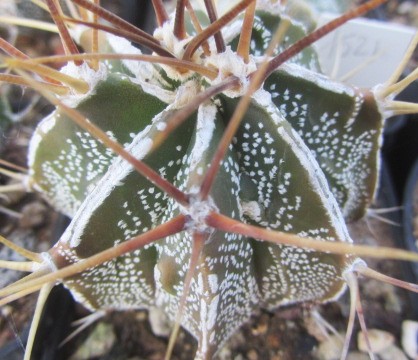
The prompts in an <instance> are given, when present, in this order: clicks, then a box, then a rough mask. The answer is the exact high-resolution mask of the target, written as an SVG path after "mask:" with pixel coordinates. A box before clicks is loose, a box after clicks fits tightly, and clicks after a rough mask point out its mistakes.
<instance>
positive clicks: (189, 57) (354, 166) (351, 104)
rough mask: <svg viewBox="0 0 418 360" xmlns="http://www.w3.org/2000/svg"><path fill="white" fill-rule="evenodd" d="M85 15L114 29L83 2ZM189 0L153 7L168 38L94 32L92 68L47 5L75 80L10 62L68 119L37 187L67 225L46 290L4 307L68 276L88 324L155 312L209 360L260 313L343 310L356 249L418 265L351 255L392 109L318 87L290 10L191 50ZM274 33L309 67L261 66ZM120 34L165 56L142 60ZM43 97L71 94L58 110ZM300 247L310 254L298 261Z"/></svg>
mask: <svg viewBox="0 0 418 360" xmlns="http://www.w3.org/2000/svg"><path fill="white" fill-rule="evenodd" d="M73 2H74V3H75V4H77V5H78V6H80V7H85V8H87V9H89V10H91V11H93V12H95V13H96V14H97V15H99V16H102V17H103V18H105V19H106V20H108V21H111V22H112V20H113V19H114V18H113V17H112V16H110V15H108V14H107V13H104V12H103V11H102V10H101V9H100V8H99V7H97V6H96V5H94V4H93V3H91V2H89V1H87V0H74V1H73ZM153 3H154V5H155V6H156V8H157V9H159V5H161V4H160V2H159V1H154V2H153ZM178 3H179V5H178V10H177V14H176V16H175V17H174V16H173V17H172V18H170V19H169V18H168V17H166V15H165V13H164V11H162V10H157V14H158V15H159V16H158V19H159V22H160V25H161V26H160V27H159V28H158V29H157V30H156V32H155V37H151V36H149V35H144V34H143V33H142V32H140V31H139V30H134V29H133V28H131V27H130V26H128V25H127V24H123V23H121V22H119V23H117V22H116V21H115V22H114V24H115V25H116V26H115V28H114V30H113V32H114V33H115V34H117V35H119V37H116V36H115V35H110V34H108V33H106V32H101V33H100V37H95V35H94V34H96V33H95V30H93V37H94V38H95V39H96V40H93V50H94V48H96V51H97V44H99V45H100V46H99V49H100V52H102V53H104V52H105V53H106V54H103V55H98V56H96V57H95V56H94V55H88V54H87V55H86V56H84V57H82V56H78V55H77V54H76V48H75V46H74V43H72V41H71V40H70V39H69V38H68V36H67V35H68V34H67V33H66V31H65V27H64V28H63V26H64V24H63V22H62V17H61V16H60V15H59V14H60V9H59V7H57V3H56V2H55V1H53V0H50V1H47V4H48V6H49V9H50V11H51V13H52V14H53V15H54V20H55V21H56V23H57V25H58V28H59V29H60V32H61V35H62V36H63V39H64V45H65V47H66V49H67V50H68V51H69V53H72V54H73V56H72V55H70V56H68V57H67V59H68V60H69V63H68V65H67V66H66V67H64V68H63V69H62V70H61V73H60V74H57V73H53V72H48V71H46V67H44V66H43V65H39V63H35V62H34V61H36V60H34V61H33V62H32V61H30V60H27V59H4V61H5V62H6V63H7V64H8V65H9V66H10V67H12V68H15V69H16V71H18V73H19V74H20V75H21V76H22V77H21V80H22V81H25V82H26V83H27V84H28V85H30V86H32V87H34V88H35V89H38V90H39V91H40V92H42V93H43V94H44V95H45V96H47V97H48V98H49V99H50V100H51V101H52V102H53V103H55V104H56V105H57V109H56V110H55V111H54V112H53V113H52V114H51V115H49V116H48V117H47V118H45V119H44V120H43V121H42V122H41V123H40V124H39V126H38V127H37V129H36V131H35V133H34V135H33V138H32V141H31V144H30V149H29V170H30V172H29V179H28V183H29V184H30V186H31V188H32V189H34V190H36V191H39V192H41V193H42V194H43V195H44V196H45V198H46V199H47V200H48V201H49V202H50V203H51V204H52V205H53V206H54V207H55V208H56V209H57V210H59V211H61V212H63V213H65V214H67V215H68V216H70V217H72V222H71V224H70V225H69V227H68V228H67V230H66V231H65V233H64V234H63V235H62V237H61V239H60V240H59V241H58V243H57V244H56V245H55V246H54V247H53V248H52V249H51V250H50V251H48V252H47V253H45V254H42V261H41V263H40V264H39V265H37V266H36V267H37V268H40V269H39V270H37V271H38V272H39V276H36V275H35V276H32V277H31V278H30V279H29V280H27V281H23V282H22V283H21V284H16V285H12V286H10V287H9V288H7V289H5V290H3V291H0V294H1V295H2V296H7V295H9V294H14V293H17V294H19V292H21V291H22V290H23V289H24V288H25V286H28V285H29V284H30V287H33V289H35V288H38V289H39V288H40V287H41V285H42V284H43V283H45V282H46V281H52V280H53V281H56V280H57V279H60V278H64V279H63V283H64V284H65V286H66V287H68V288H69V289H70V291H71V292H72V294H73V295H74V296H75V298H76V299H77V300H78V301H80V302H81V303H83V304H84V305H85V306H86V307H88V308H89V309H91V310H92V311H95V310H97V309H116V310H125V309H140V308H145V309H148V308H151V307H155V306H157V307H159V308H161V309H162V310H164V312H165V313H166V314H167V315H168V316H169V317H170V319H172V320H173V321H174V320H176V319H177V320H179V321H180V323H181V325H182V326H184V327H185V328H186V329H187V330H188V331H189V332H190V333H191V334H192V335H193V336H194V337H196V339H198V343H199V347H198V352H197V355H196V357H197V358H209V357H211V356H212V355H213V354H214V353H216V351H217V350H218V349H219V347H220V346H221V345H222V344H223V343H224V341H225V340H227V339H228V338H229V337H230V336H231V334H232V333H233V332H234V331H235V330H236V329H237V328H238V327H239V326H240V325H241V324H242V323H244V322H246V321H247V320H248V319H249V317H250V316H251V314H252V313H253V312H254V311H255V310H256V309H258V308H260V307H262V308H265V309H270V310H271V309H274V308H276V307H278V306H280V305H283V304H290V303H296V302H303V301H315V302H325V301H329V300H333V299H336V298H338V297H339V296H340V295H341V293H342V292H343V291H344V289H345V278H344V277H345V276H346V274H348V273H350V272H352V271H353V269H354V268H356V269H360V268H357V267H356V266H357V265H358V264H362V261H361V260H359V259H358V258H357V257H356V254H360V253H361V251H363V253H365V254H369V255H376V256H384V255H385V256H388V257H390V256H393V257H395V258H396V257H397V258H408V256H409V258H410V259H415V260H416V259H417V257H416V256H415V257H414V255H411V254H405V253H402V252H399V253H398V252H396V251H393V252H391V253H388V252H387V251H386V252H385V253H384V251H382V252H379V251H375V254H373V252H371V251H370V249H369V250H367V249H363V248H361V247H355V246H345V245H344V244H343V243H351V242H352V240H351V239H350V236H349V235H348V232H347V229H346V224H345V221H347V220H353V219H358V218H360V217H362V216H363V215H364V213H365V211H366V209H367V208H368V206H369V205H370V203H371V201H372V199H373V195H374V192H375V188H376V184H377V177H378V176H377V174H378V171H379V150H380V143H381V135H382V127H383V124H384V121H385V118H386V117H387V116H388V114H389V111H390V110H391V107H393V106H394V104H395V103H394V102H391V101H390V99H389V97H390V96H391V94H385V92H384V90H379V88H376V89H373V90H360V89H356V88H352V87H349V86H347V85H344V84H340V83H338V82H335V81H331V80H329V79H327V78H326V77H325V76H323V75H321V74H320V73H319V71H320V67H319V65H318V62H317V57H316V54H315V51H314V49H313V48H311V47H309V46H307V45H309V43H308V44H306V45H305V44H304V43H303V42H304V41H305V40H304V39H308V40H309V41H311V42H312V41H314V40H315V39H316V38H317V37H318V36H320V35H321V33H317V35H318V36H316V37H315V36H311V37H307V38H305V36H306V34H305V30H304V27H303V24H302V23H300V21H293V20H291V18H289V15H287V14H286V12H285V10H284V7H282V6H281V5H279V4H276V3H270V2H268V1H264V2H262V4H260V7H259V8H258V9H257V10H255V7H254V4H253V3H252V1H249V0H247V1H242V2H240V3H239V4H238V5H237V6H236V7H235V8H233V9H232V10H231V11H230V13H228V16H230V19H233V20H232V22H230V23H229V24H228V25H226V21H223V19H226V17H225V18H223V17H222V18H221V19H220V20H218V21H215V20H216V19H213V18H211V16H209V18H211V22H212V23H214V25H211V26H212V28H211V27H208V28H207V29H213V31H210V30H204V31H203V32H201V30H200V29H197V30H195V31H196V33H198V35H196V36H195V37H191V35H188V34H187V33H186V32H185V31H184V26H185V25H184V23H183V20H182V18H183V15H184V13H183V12H184V8H185V6H186V5H185V3H187V2H184V3H183V2H182V1H179V2H178ZM377 3H379V1H372V2H371V4H368V5H365V6H363V7H361V8H360V10H358V11H357V10H356V11H355V12H353V14H351V15H357V14H358V13H360V12H361V11H366V10H367V9H368V8H369V7H372V6H376V4H377ZM208 8H209V10H211V8H210V5H208ZM245 8H247V10H246V14H245V17H240V16H238V14H239V12H240V11H242V10H243V9H245ZM254 11H255V15H254V14H253V12H254ZM54 13H55V14H54ZM209 13H211V11H209ZM109 16H110V17H109ZM347 18H348V17H347ZM281 19H283V21H281ZM76 20H77V19H76ZM85 20H86V19H84V20H83V21H84V22H85ZM77 21H78V23H82V22H83V21H81V20H77ZM77 21H76V22H77ZM248 21H250V23H249V24H250V25H248ZM253 21H254V32H253V33H252V36H253V38H252V40H251V39H250V38H249V37H248V38H247V39H246V38H245V36H251V26H252V25H251V23H252V22H253ZM243 22H244V24H247V25H242V24H243ZM310 25H311V24H309V26H310ZM195 26H196V24H195ZM99 27H100V25H99V24H95V23H93V24H92V28H93V29H95V28H99ZM221 27H224V29H223V32H224V34H223V38H224V39H225V40H226V46H225V45H224V44H223V39H222V36H221V37H219V33H218V30H219V29H220V28H221ZM83 29H84V30H83ZM101 29H105V26H104V25H103V26H102V28H101ZM173 29H174V30H173ZM276 29H279V31H282V30H285V31H287V32H286V33H287V38H286V39H285V42H284V43H282V44H285V45H286V46H285V47H287V44H286V43H288V42H291V43H295V42H297V41H299V40H301V39H302V43H299V44H298V45H296V46H295V47H294V48H293V49H295V54H297V56H295V57H292V54H291V51H288V52H287V53H286V50H284V51H282V48H278V50H277V51H276V52H275V53H274V54H270V55H272V56H273V55H276V54H279V55H277V56H276V57H273V58H272V59H271V60H269V62H268V63H266V66H264V65H263V59H264V58H263V57H262V55H263V54H264V53H265V51H267V49H268V46H269V43H270V41H271V40H272V39H273V38H274V35H275V33H276ZM82 30H83V31H82ZM105 30H109V29H108V28H106V29H105ZM173 31H174V32H173ZM75 33H77V34H78V40H79V41H80V43H81V44H84V42H85V43H87V40H88V39H89V37H90V36H91V31H90V30H85V28H80V27H76V26H75V27H73V34H75ZM66 34H67V35H66ZM212 34H218V35H217V36H218V37H217V38H216V41H215V42H214V43H212V41H209V40H208V37H209V36H211V35H212ZM121 36H126V37H127V39H128V40H133V41H137V42H139V43H141V44H142V45H144V46H147V47H150V48H151V49H152V50H153V51H155V52H156V53H158V54H159V55H160V57H157V55H151V56H142V55H141V53H140V51H139V50H138V49H136V48H134V47H133V46H132V45H131V44H130V43H129V41H128V40H126V39H123V38H121ZM196 39H197V40H196ZM202 44H203V45H202ZM201 45H202V47H201V48H200V46H201ZM85 46H86V47H87V46H88V45H85ZM71 49H72V50H71ZM5 50H6V51H7V52H9V53H11V54H12V55H15V57H16V58H19V57H21V56H16V53H13V51H12V50H11V49H8V50H7V49H5ZM109 52H110V53H113V55H112V54H108V53H109ZM130 56H131V58H132V59H137V61H135V62H134V61H133V60H128V59H129V57H130ZM141 56H142V57H141ZM174 57H176V58H178V59H182V60H181V61H177V62H176V61H174V60H175V58H174ZM152 58H154V60H152ZM288 59H290V60H291V61H290V63H288V64H286V65H283V64H282V63H283V62H284V61H286V60H288ZM51 60H52V59H49V61H51ZM151 62H155V64H152V63H151ZM35 64H36V65H35ZM279 65H280V67H279ZM19 69H26V70H31V71H35V72H37V73H39V74H41V75H42V76H43V78H44V83H41V82H40V81H34V80H31V79H30V78H28V77H27V76H26V75H25V73H23V72H21V70H19ZM257 69H259V70H258V71H257ZM63 74H64V75H65V76H64V75H63ZM52 79H55V80H58V81H59V83H58V84H57V82H56V81H53V80H52ZM264 80H265V81H264ZM45 83H48V84H50V85H51V88H52V90H54V89H55V90H56V91H55V92H56V93H60V94H61V93H64V94H63V95H59V96H58V97H51V96H50V95H48V93H47V92H46V90H45ZM261 83H263V86H262V87H261V86H260V84H261ZM385 89H386V88H385ZM212 90H213V91H212ZM206 94H207V96H206ZM250 96H251V97H250ZM57 99H58V100H57ZM246 101H247V102H248V103H247V104H246V106H245V102H246ZM237 109H239V110H238V111H237ZM414 111H415V110H414ZM186 118H187V119H186ZM174 123H176V125H174ZM234 127H235V128H236V129H234ZM99 129H101V130H99ZM231 141H232V142H231ZM118 143H119V144H121V145H122V146H123V148H124V149H125V150H123V148H122V146H120V145H118ZM112 150H113V151H112ZM115 152H116V155H115ZM129 154H131V155H129ZM135 159H139V160H140V161H137V160H135ZM126 160H128V161H129V162H127V161H126ZM221 214H222V215H221ZM266 230H267V231H266ZM141 234H143V235H141ZM269 234H270V235H269ZM288 234H294V235H288ZM130 239H131V240H130ZM257 239H263V240H268V241H269V242H264V241H259V240H257ZM157 240H158V241H157ZM297 244H299V245H300V246H303V248H298V247H295V246H287V245H297ZM334 245H335V246H334ZM307 248H310V249H311V250H309V249H307ZM106 249H109V250H106ZM102 251H106V252H105V253H101V252H102ZM326 251H330V252H326ZM350 254H353V255H350ZM88 258H89V260H84V259H88ZM38 261H39V259H38ZM72 264H75V265H73V267H69V266H71V265H72ZM77 266H78V267H77ZM61 268H62V269H63V270H62V271H68V273H65V274H64V273H63V272H61V270H60V271H58V270H57V269H61ZM359 271H360V270H359ZM45 273H51V274H49V275H46V276H45V275H44V274H45ZM35 274H37V272H35ZM37 278H38V279H37ZM5 299H6V301H7V297H6V298H5ZM179 309H180V310H181V311H180V312H181V314H180V315H179V313H178V312H179Z"/></svg>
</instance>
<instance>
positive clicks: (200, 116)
mask: <svg viewBox="0 0 418 360" xmlns="http://www.w3.org/2000/svg"><path fill="white" fill-rule="evenodd" d="M217 111H218V110H217V108H216V106H215V105H213V104H209V105H203V106H200V107H199V110H198V113H197V124H196V143H195V148H194V151H193V153H192V159H191V163H190V167H191V170H193V169H195V168H196V166H197V165H198V164H199V163H200V162H201V161H202V156H203V155H204V154H205V152H206V151H207V149H208V148H209V145H210V144H211V142H212V138H213V132H214V130H215V117H216V113H217Z"/></svg>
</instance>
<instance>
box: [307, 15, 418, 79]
mask: <svg viewBox="0 0 418 360" xmlns="http://www.w3.org/2000/svg"><path fill="white" fill-rule="evenodd" d="M334 17H335V16H334V15H332V14H323V15H321V16H320V18H319V21H318V26H321V25H323V24H325V23H327V22H328V21H330V20H332V19H333V18H334ZM415 31H416V30H415V29H414V28H411V27H407V26H403V25H398V24H388V23H384V22H380V21H375V20H369V19H356V20H352V21H350V22H348V23H346V24H344V25H343V26H341V27H340V28H338V29H337V30H335V31H333V32H332V33H331V34H329V35H327V36H325V37H324V38H322V39H320V40H319V41H317V42H316V43H315V45H316V48H317V50H318V54H319V61H320V64H321V67H322V70H323V71H324V73H325V74H327V75H328V76H330V77H331V78H333V79H336V80H340V81H344V82H346V83H349V84H351V85H355V86H359V87H373V86H375V85H377V84H381V83H384V82H385V81H386V80H388V79H389V77H390V76H391V75H392V73H393V72H394V71H395V69H396V67H397V65H398V64H399V63H400V62H401V61H402V58H403V56H404V54H405V50H406V49H407V47H408V45H409V43H410V42H411V40H412V38H413V36H414V34H415Z"/></svg>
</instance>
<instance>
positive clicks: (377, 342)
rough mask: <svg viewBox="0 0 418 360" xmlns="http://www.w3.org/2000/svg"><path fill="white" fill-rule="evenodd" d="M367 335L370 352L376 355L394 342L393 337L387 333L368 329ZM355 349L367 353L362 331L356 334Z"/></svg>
mask: <svg viewBox="0 0 418 360" xmlns="http://www.w3.org/2000/svg"><path fill="white" fill-rule="evenodd" d="M367 334H368V337H369V340H370V346H371V348H372V351H373V352H374V353H377V354H379V353H381V352H383V351H385V350H386V349H387V348H388V347H389V346H391V345H392V344H393V343H394V341H395V338H394V336H393V335H392V334H390V333H388V332H387V331H383V330H379V329H368V331H367ZM357 347H358V349H359V350H360V351H363V352H368V348H367V343H366V337H365V335H364V333H363V332H362V331H359V332H358V334H357Z"/></svg>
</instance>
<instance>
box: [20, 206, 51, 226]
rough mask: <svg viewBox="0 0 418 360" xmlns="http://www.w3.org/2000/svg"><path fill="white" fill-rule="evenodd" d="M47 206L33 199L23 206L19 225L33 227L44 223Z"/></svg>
mask: <svg viewBox="0 0 418 360" xmlns="http://www.w3.org/2000/svg"><path fill="white" fill-rule="evenodd" d="M48 210H49V209H48V207H47V206H46V205H45V204H43V203H41V202H40V201H34V202H32V203H30V204H27V205H25V206H24V207H23V209H22V211H21V214H22V217H21V218H20V219H19V225H20V226H21V227H22V228H24V229H28V228H35V227H37V226H40V225H42V224H44V223H45V218H46V215H47V211H48Z"/></svg>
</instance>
